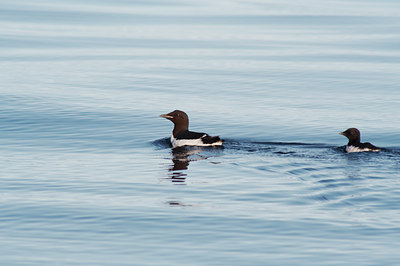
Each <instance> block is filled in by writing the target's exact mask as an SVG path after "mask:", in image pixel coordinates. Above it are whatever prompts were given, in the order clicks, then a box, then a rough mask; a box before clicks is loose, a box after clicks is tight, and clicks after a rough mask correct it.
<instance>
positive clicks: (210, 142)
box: [160, 110, 223, 148]
mask: <svg viewBox="0 0 400 266" xmlns="http://www.w3.org/2000/svg"><path fill="white" fill-rule="evenodd" d="M160 116H161V117H164V118H166V119H168V120H171V121H172V123H174V130H173V131H172V136H171V144H172V147H173V148H176V147H181V146H186V145H187V146H221V145H222V142H223V140H221V139H220V138H219V137H218V136H215V137H212V136H210V135H208V134H206V133H199V132H193V131H189V117H188V115H187V114H186V113H185V112H183V111H180V110H175V111H172V112H170V113H168V114H163V115H160Z"/></svg>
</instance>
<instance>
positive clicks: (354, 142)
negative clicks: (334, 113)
mask: <svg viewBox="0 0 400 266" xmlns="http://www.w3.org/2000/svg"><path fill="white" fill-rule="evenodd" d="M358 144H360V138H355V139H349V143H348V144H347V145H348V146H357V145H358Z"/></svg>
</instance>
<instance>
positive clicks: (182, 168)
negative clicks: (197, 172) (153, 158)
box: [168, 146, 223, 183]
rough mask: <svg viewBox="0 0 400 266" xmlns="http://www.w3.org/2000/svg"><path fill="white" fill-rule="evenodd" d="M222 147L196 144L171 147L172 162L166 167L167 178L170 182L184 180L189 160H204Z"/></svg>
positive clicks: (181, 181)
mask: <svg viewBox="0 0 400 266" xmlns="http://www.w3.org/2000/svg"><path fill="white" fill-rule="evenodd" d="M222 149H223V148H222V147H197V146H184V147H178V148H174V149H172V150H171V153H172V158H171V159H172V164H171V165H170V168H169V169H168V171H169V174H168V178H169V179H170V180H171V181H172V182H177V183H183V182H185V179H186V177H187V173H186V170H188V168H189V163H190V162H193V161H200V160H206V159H208V158H210V157H215V156H217V155H218V154H216V153H215V152H216V151H217V152H218V151H221V150H222Z"/></svg>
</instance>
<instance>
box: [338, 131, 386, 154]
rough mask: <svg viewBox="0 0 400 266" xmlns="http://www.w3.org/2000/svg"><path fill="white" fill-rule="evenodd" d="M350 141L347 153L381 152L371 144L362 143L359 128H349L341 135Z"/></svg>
mask: <svg viewBox="0 0 400 266" xmlns="http://www.w3.org/2000/svg"><path fill="white" fill-rule="evenodd" d="M339 134H340V135H343V136H345V137H347V138H348V139H349V143H347V145H346V152H362V151H380V150H381V149H380V148H379V147H376V146H374V145H372V144H371V143H369V142H365V143H361V142H360V131H359V130H358V129H357V128H349V129H347V130H346V131H343V132H341V133H339Z"/></svg>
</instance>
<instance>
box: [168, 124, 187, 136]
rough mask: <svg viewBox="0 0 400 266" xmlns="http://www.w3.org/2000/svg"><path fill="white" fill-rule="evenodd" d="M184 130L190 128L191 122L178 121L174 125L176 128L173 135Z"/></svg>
mask: <svg viewBox="0 0 400 266" xmlns="http://www.w3.org/2000/svg"><path fill="white" fill-rule="evenodd" d="M183 130H189V123H176V124H175V125H174V130H173V131H172V135H174V136H176V135H178V133H179V132H181V131H183Z"/></svg>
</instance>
